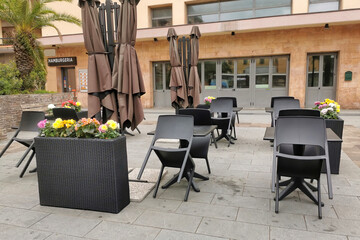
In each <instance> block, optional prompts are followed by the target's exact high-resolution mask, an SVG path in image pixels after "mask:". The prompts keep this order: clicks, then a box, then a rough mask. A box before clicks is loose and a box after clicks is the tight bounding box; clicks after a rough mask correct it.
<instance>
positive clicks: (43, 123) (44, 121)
mask: <svg viewBox="0 0 360 240" xmlns="http://www.w3.org/2000/svg"><path fill="white" fill-rule="evenodd" d="M46 123H47V120H46V119H44V120H42V121H40V122H38V124H37V126H38V128H41V129H43V128H45V125H46Z"/></svg>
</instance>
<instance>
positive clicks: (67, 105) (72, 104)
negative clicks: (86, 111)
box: [61, 100, 81, 112]
mask: <svg viewBox="0 0 360 240" xmlns="http://www.w3.org/2000/svg"><path fill="white" fill-rule="evenodd" d="M61 107H63V108H72V109H75V111H76V112H80V111H81V103H80V102H75V101H73V100H67V101H65V102H63V103H62V104H61Z"/></svg>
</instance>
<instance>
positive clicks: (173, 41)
mask: <svg viewBox="0 0 360 240" xmlns="http://www.w3.org/2000/svg"><path fill="white" fill-rule="evenodd" d="M177 38H178V36H177V34H176V31H175V29H174V28H169V30H168V34H167V39H168V41H169V42H170V48H169V53H170V65H171V74H170V92H171V105H172V106H173V107H174V108H175V109H179V108H186V107H187V106H188V99H187V91H186V82H185V76H184V71H183V68H182V66H181V61H180V56H179V52H178V45H177Z"/></svg>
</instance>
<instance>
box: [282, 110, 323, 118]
mask: <svg viewBox="0 0 360 240" xmlns="http://www.w3.org/2000/svg"><path fill="white" fill-rule="evenodd" d="M282 116H309V117H311V116H312V117H320V111H319V110H315V109H303V108H299V109H283V110H280V111H279V117H282Z"/></svg>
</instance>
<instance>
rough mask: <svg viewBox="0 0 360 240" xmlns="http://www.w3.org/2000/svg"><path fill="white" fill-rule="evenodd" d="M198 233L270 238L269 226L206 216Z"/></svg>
mask: <svg viewBox="0 0 360 240" xmlns="http://www.w3.org/2000/svg"><path fill="white" fill-rule="evenodd" d="M197 233H202V234H206V235H211V236H216V237H224V238H231V239H239V240H240V239H253V240H257V239H259V240H262V239H263V240H268V239H269V227H268V226H264V225H258V224H251V223H243V222H235V221H227V220H220V219H210V218H205V219H204V220H203V221H202V222H201V224H200V227H199V229H198V230H197Z"/></svg>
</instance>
